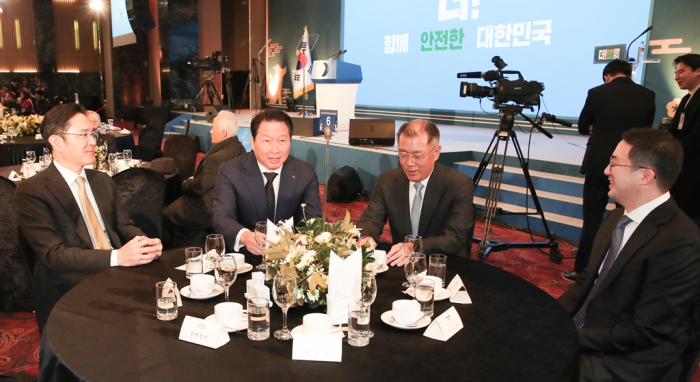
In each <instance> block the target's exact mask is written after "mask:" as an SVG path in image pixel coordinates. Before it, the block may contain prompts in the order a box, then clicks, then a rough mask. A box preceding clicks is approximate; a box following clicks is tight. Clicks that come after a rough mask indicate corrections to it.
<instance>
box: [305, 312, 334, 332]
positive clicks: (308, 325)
mask: <svg viewBox="0 0 700 382" xmlns="http://www.w3.org/2000/svg"><path fill="white" fill-rule="evenodd" d="M340 328H341V326H340V325H338V326H336V327H334V326H333V318H332V317H331V316H330V315H328V314H323V313H309V314H307V315H305V316H304V333H306V334H331V333H337V332H338V331H340Z"/></svg>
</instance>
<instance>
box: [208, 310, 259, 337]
mask: <svg viewBox="0 0 700 382" xmlns="http://www.w3.org/2000/svg"><path fill="white" fill-rule="evenodd" d="M204 321H211V322H216V315H213V314H210V315H208V316H207V318H205V319H204ZM224 328H225V329H226V331H227V332H229V333H233V332H238V331H241V330H246V329H248V313H246V312H243V315H242V316H241V320H240V321H239V322H238V325H236V327H235V328H231V327H228V326H226V325H224Z"/></svg>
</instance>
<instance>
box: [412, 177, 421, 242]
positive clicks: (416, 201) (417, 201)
mask: <svg viewBox="0 0 700 382" xmlns="http://www.w3.org/2000/svg"><path fill="white" fill-rule="evenodd" d="M413 187H415V188H416V197H415V198H413V206H412V207H411V231H412V233H413V234H414V235H418V223H419V222H420V209H421V205H422V204H423V195H421V190H423V183H421V182H416V183H415V184H414V185H413Z"/></svg>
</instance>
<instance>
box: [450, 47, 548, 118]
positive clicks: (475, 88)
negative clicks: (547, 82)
mask: <svg viewBox="0 0 700 382" xmlns="http://www.w3.org/2000/svg"><path fill="white" fill-rule="evenodd" d="M491 62H493V64H494V65H495V66H496V68H498V70H489V71H488V72H464V73H457V78H483V79H484V80H486V81H488V82H490V83H491V85H492V87H488V86H479V85H477V84H475V83H470V82H462V84H461V86H460V89H459V96H460V97H473V98H490V99H492V100H493V108H494V109H503V108H504V107H507V106H508V105H506V103H507V102H513V103H515V104H516V105H519V106H524V107H529V108H532V107H533V106H538V105H539V104H540V94H541V93H542V91H543V90H544V84H543V83H541V82H537V81H525V79H524V78H523V75H522V74H520V72H519V71H516V70H503V68H505V67H506V66H508V64H506V63H505V62H503V60H502V59H501V57H499V56H494V57H493V58H492V59H491ZM504 74H517V75H518V79H517V80H514V81H511V80H508V79H506V78H504V77H503V75H504ZM494 82H495V84H494Z"/></svg>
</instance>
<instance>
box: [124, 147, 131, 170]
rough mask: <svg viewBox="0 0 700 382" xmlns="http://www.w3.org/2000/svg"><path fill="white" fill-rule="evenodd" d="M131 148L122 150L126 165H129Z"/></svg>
mask: <svg viewBox="0 0 700 382" xmlns="http://www.w3.org/2000/svg"><path fill="white" fill-rule="evenodd" d="M131 158H132V155H131V150H124V160H125V161H126V165H127V166H129V167H131Z"/></svg>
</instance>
